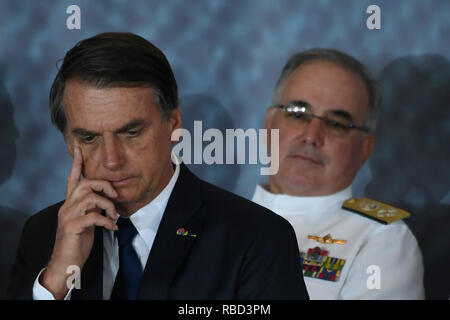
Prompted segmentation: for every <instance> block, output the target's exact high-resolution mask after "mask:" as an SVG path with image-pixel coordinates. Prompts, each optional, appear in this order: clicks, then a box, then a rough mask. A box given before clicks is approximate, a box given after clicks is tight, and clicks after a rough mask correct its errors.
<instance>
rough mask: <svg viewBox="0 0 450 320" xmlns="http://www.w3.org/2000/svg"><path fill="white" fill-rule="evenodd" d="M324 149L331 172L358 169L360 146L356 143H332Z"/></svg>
mask: <svg viewBox="0 0 450 320" xmlns="http://www.w3.org/2000/svg"><path fill="white" fill-rule="evenodd" d="M326 151H327V152H326V155H327V159H329V161H330V166H329V167H330V169H332V171H333V172H336V173H341V172H343V171H344V173H346V172H350V171H357V170H358V169H359V163H360V162H361V146H360V145H359V144H358V143H356V142H354V143H334V144H330V148H328V150H326Z"/></svg>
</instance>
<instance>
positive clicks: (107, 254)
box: [33, 155, 181, 300]
mask: <svg viewBox="0 0 450 320" xmlns="http://www.w3.org/2000/svg"><path fill="white" fill-rule="evenodd" d="M172 156H173V155H172ZM174 162H175V172H174V174H173V176H172V178H171V179H170V181H169V183H168V184H167V186H166V187H165V188H164V189H163V190H162V191H161V192H160V193H159V194H158V196H157V197H156V198H155V199H153V200H152V201H151V202H150V203H148V204H147V205H145V206H144V207H142V208H140V209H139V210H138V211H136V212H135V213H133V214H132V215H131V216H130V219H131V222H132V223H133V225H134V227H135V228H136V230H137V231H138V233H137V235H136V237H135V238H134V239H133V247H134V249H135V251H136V253H137V256H138V257H139V260H140V262H141V265H142V270H144V268H145V266H146V264H147V259H148V256H149V254H150V250H151V248H152V245H153V241H154V240H155V236H156V232H157V231H158V227H159V224H160V223H161V219H162V216H163V214H164V211H165V210H166V206H167V202H168V201H169V197H170V195H171V193H172V190H173V188H174V186H175V184H176V182H177V180H178V176H179V174H180V165H179V164H180V163H181V161H174ZM44 270H45V268H44V269H42V270H41V272H40V273H39V275H38V276H37V278H36V280H35V282H34V285H33V299H34V300H54V299H55V298H54V297H53V295H52V294H51V293H50V292H49V291H48V290H47V289H45V288H44V287H43V286H42V285H41V284H40V283H39V277H40V275H41V273H42V272H43V271H44ZM118 270H119V245H118V242H117V236H116V234H115V233H114V231H111V230H108V229H105V228H104V229H103V299H104V300H108V299H109V298H110V296H111V293H112V290H113V286H114V281H115V279H116V275H117V272H118ZM71 293H72V289H70V290H69V292H68V293H67V295H66V297H65V298H64V299H65V300H70V298H71Z"/></svg>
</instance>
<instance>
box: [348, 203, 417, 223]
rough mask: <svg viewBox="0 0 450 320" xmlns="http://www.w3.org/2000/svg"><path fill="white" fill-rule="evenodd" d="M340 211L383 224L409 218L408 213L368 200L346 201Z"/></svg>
mask: <svg viewBox="0 0 450 320" xmlns="http://www.w3.org/2000/svg"><path fill="white" fill-rule="evenodd" d="M342 209H345V210H349V211H352V212H355V213H359V214H362V215H363V216H366V217H368V218H371V219H374V220H376V221H379V222H381V223H384V224H389V223H392V222H395V221H397V220H401V219H404V218H408V217H410V216H411V214H410V213H409V212H408V211H405V210H402V209H399V208H396V207H393V206H391V205H389V204H386V203H383V202H380V201H376V200H373V199H369V198H357V199H355V198H352V199H348V200H346V201H345V202H344V204H343V205H342Z"/></svg>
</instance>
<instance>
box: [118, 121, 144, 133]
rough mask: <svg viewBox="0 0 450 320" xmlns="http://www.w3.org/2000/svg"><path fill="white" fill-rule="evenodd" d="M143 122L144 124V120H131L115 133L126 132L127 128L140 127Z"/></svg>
mask: <svg viewBox="0 0 450 320" xmlns="http://www.w3.org/2000/svg"><path fill="white" fill-rule="evenodd" d="M144 124H145V121H144V120H133V121H131V122H130V123H127V124H126V125H124V126H123V127H122V128H120V129H117V130H116V133H124V132H127V131H128V130H132V129H136V128H138V127H142V126H143V125H144Z"/></svg>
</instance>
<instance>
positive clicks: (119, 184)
mask: <svg viewBox="0 0 450 320" xmlns="http://www.w3.org/2000/svg"><path fill="white" fill-rule="evenodd" d="M133 179H134V177H128V178H123V179H118V180H110V181H109V182H111V184H112V185H113V187H114V188H120V187H126V186H127V185H129V184H130V183H132V182H133Z"/></svg>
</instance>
